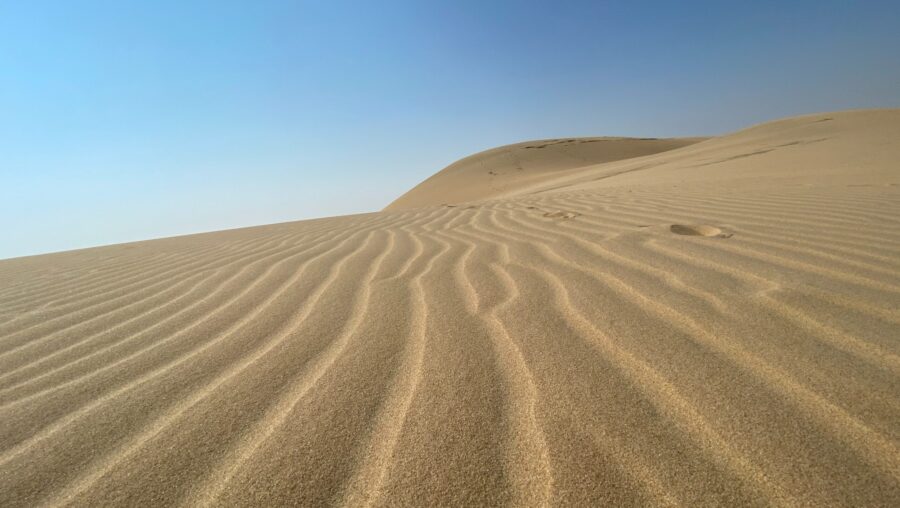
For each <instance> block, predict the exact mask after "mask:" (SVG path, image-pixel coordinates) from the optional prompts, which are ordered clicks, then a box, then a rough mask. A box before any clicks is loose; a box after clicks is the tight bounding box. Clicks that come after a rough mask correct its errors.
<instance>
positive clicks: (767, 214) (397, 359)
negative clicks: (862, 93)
mask: <svg viewBox="0 0 900 508" xmlns="http://www.w3.org/2000/svg"><path fill="white" fill-rule="evenodd" d="M898 139H900V111H861V112H847V113H831V114H828V115H816V116H808V117H800V118H794V119H788V120H783V121H779V122H773V123H770V124H765V125H761V126H758V127H754V128H751V129H748V130H745V131H742V132H739V133H736V134H733V135H730V136H724V137H722V138H717V139H713V140H709V141H706V142H703V143H699V144H696V145H692V146H688V147H685V148H682V149H679V150H673V151H670V152H663V153H658V154H654V155H650V156H646V157H640V158H638V159H628V160H622V161H618V162H612V163H607V164H600V165H596V166H592V167H587V168H581V169H578V170H577V171H573V172H571V173H570V174H566V175H562V176H561V177H560V178H557V179H556V180H555V181H552V182H551V181H542V182H541V183H540V184H539V185H536V186H534V187H533V188H531V189H530V190H529V189H524V188H522V189H519V190H517V192H518V193H519V195H518V196H516V197H511V198H505V199H495V200H489V201H483V202H480V203H473V204H468V205H464V206H457V207H447V206H434V207H427V208H420V209H417V210H407V211H398V212H382V213H376V214H368V215H360V216H352V217H338V218H330V219H322V220H314V221H303V222H297V223H291V224H279V225H272V226H264V227H257V228H248V229H241V230H233V231H222V232H216V233H209V234H203V235H193V236H185V237H178V238H170V239H164V240H155V241H148V242H141V243H135V244H128V245H119V246H111V247H102V248H97V249H87V250H81V251H73V252H66V253H60V254H52V255H45V256H35V257H29V258H21V259H12V260H6V261H2V262H0V423H2V424H0V506H4V507H18V506H56V505H74V506H173V505H183V506H283V505H292V506H296V505H300V506H320V505H326V504H327V505H330V504H335V505H344V506H363V505H365V506H368V505H379V506H382V505H390V506H394V505H410V506H485V505H488V506H495V505H504V504H507V505H514V506H530V505H536V506H548V505H552V506H570V505H578V506H651V505H661V506H662V505H664V506H675V505H683V506H697V505H719V506H751V505H752V506H756V505H789V506H793V505H803V506H897V505H898V503H900V424H898V422H900V398H898V393H900V342H898V341H897V338H898V331H900V186H898V185H897V184H900V144H898V143H897V142H896V140H898ZM552 146H553V145H550V146H547V147H545V148H540V149H537V148H535V149H534V150H546V149H550V148H552ZM672 225H683V226H682V227H684V228H685V229H684V230H683V231H687V232H688V233H689V234H692V235H693V234H697V233H699V234H700V235H704V234H713V236H716V235H720V234H728V233H734V236H733V237H731V238H729V239H728V240H727V241H719V240H716V239H714V238H709V239H708V238H694V237H691V236H683V235H680V234H673V230H672ZM688 225H690V226H688ZM701 225H705V226H701ZM676 229H679V230H680V228H676ZM716 230H721V231H719V232H718V233H716V232H715V231H716ZM675 233H677V231H675Z"/></svg>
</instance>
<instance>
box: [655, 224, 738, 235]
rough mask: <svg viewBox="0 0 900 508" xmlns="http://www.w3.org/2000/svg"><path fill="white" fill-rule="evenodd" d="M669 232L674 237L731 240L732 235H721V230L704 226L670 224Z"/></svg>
mask: <svg viewBox="0 0 900 508" xmlns="http://www.w3.org/2000/svg"><path fill="white" fill-rule="evenodd" d="M669 231H671V232H673V233H675V234H676V235H687V236H715V237H718V238H731V236H732V233H723V232H722V230H721V229H719V228H717V227H715V226H708V225H706V224H695V225H684V224H672V225H671V226H670V227H669Z"/></svg>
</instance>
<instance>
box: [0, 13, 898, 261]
mask: <svg viewBox="0 0 900 508" xmlns="http://www.w3.org/2000/svg"><path fill="white" fill-rule="evenodd" d="M898 26H900V2H864V1H858V2H851V1H845V2H833V1H797V2H712V1H711V2H690V1H685V2H671V1H660V2H649V1H648V2H630V1H628V2H626V1H622V2H603V1H593V2H566V1H554V2H549V1H548V2H533V1H519V2H500V1H496V2H490V1H486V2H485V1H482V2H466V1H456V2H429V1H422V0H420V1H407V2H392V1H384V2H361V1H360V2H346V1H291V2H288V1H263V0H258V1H252V2H250V1H224V0H217V1H152V2H148V1H140V2H136V1H127V0H118V1H77V0H68V1H62V0H59V1H41V0H29V1H8V0H0V228H2V231H0V258H6V257H14V256H21V255H28V254H36V253H42V252H50V251H58V250H66V249H72V248H80V247H87V246H93V245H102V244H110V243H119V242H125V241H132V240H139V239H146V238H155V237H162V236H171V235H176V234H184V233H190V232H199V231H209V230H216V229H225V228H232V227H240V226H249V225H257V224H267V223H273V222H283V221H288V220H297V219H304V218H312V217H322V216H330V215H338V214H348V213H358V212H366V211H375V210H378V209H380V208H382V207H383V206H384V205H386V204H387V203H388V202H390V201H391V200H392V199H393V198H394V197H396V196H399V195H400V194H402V193H403V192H404V191H406V190H407V189H408V188H410V187H411V186H413V185H415V184H416V183H418V182H419V181H421V180H423V179H424V178H426V177H428V176H429V175H431V174H432V173H434V172H436V171H437V170H439V169H441V168H442V167H444V166H445V165H447V164H449V163H451V162H453V161H454V160H455V159H457V158H459V157H462V156H465V155H468V154H470V153H473V152H476V151H479V150H482V149H485V148H489V147H492V146H496V145H501V144H506V143H511V142H515V141H521V140H525V139H534V138H550V137H562V136H581V135H585V136H588V135H625V136H627V135H633V136H679V135H704V134H719V133H723V132H727V131H730V130H735V129H738V128H741V127H744V126H746V125H749V124H752V123H757V122H761V121H766V120H770V119H774V118H778V117H783V116H790V115H794V114H800V113H809V112H816V111H827V110H838V109H848V108H867V107H898V106H900V57H898V55H900V30H897V27H898Z"/></svg>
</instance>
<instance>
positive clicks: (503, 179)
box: [385, 138, 706, 210]
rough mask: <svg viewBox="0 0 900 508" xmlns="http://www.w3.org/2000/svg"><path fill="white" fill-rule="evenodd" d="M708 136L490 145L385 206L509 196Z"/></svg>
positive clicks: (570, 139) (573, 140) (581, 139)
mask: <svg viewBox="0 0 900 508" xmlns="http://www.w3.org/2000/svg"><path fill="white" fill-rule="evenodd" d="M704 139H706V138H677V139H654V138H647V139H637V138H566V139H542V140H537V141H526V142H524V143H516V144H514V145H506V146H501V147H498V148H492V149H490V150H485V151H483V152H479V153H476V154H475V155H470V156H468V157H466V158H464V159H461V160H459V161H456V162H454V163H453V164H451V165H449V166H447V167H446V168H444V169H442V170H441V171H438V172H437V173H436V174H434V175H433V176H432V177H431V178H428V179H427V180H425V181H424V182H422V183H420V184H419V185H417V186H415V187H414V188H413V189H412V190H410V191H409V192H407V193H406V194H404V195H402V196H400V197H399V198H397V199H396V200H395V201H394V202H393V203H391V204H390V205H388V206H387V208H385V210H403V209H408V208H419V207H422V206H431V205H440V204H453V203H459V202H464V201H474V200H476V199H488V198H498V197H503V196H508V195H511V194H515V193H516V191H519V190H520V189H522V188H523V187H528V186H531V185H535V184H539V183H541V182H545V181H547V180H551V179H554V178H559V177H561V176H563V175H565V174H568V173H570V172H573V171H577V170H578V169H579V168H583V167H585V166H593V165H596V164H600V163H604V162H612V161H618V160H622V159H630V158H633V157H640V156H641V155H650V154H654V153H658V152H664V151H666V150H672V149H674V148H681V147H683V146H687V145H690V144H693V143H696V142H698V141H702V140H704Z"/></svg>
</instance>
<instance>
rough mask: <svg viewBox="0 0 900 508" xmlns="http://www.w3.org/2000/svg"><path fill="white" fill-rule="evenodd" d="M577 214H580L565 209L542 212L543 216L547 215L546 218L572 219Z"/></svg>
mask: <svg viewBox="0 0 900 508" xmlns="http://www.w3.org/2000/svg"><path fill="white" fill-rule="evenodd" d="M579 215H581V214H580V213H576V212H567V211H565V210H560V211H558V212H547V213H545V214H544V217H547V218H548V219H572V218H574V217H578V216H579Z"/></svg>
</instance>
